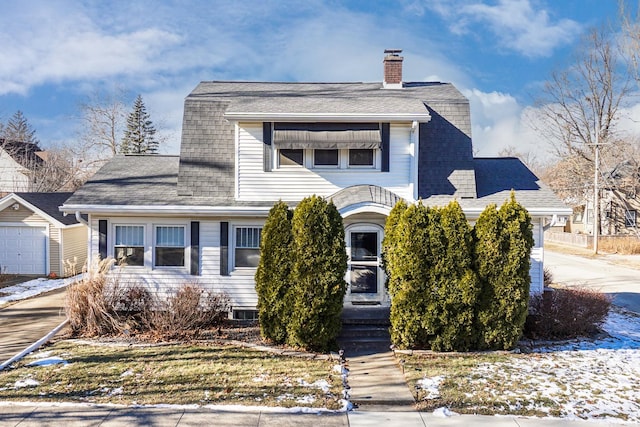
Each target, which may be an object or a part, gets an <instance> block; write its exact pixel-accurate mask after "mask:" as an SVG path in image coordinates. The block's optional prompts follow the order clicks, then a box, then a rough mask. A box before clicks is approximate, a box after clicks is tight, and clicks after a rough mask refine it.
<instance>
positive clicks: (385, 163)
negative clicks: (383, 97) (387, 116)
mask: <svg viewBox="0 0 640 427" xmlns="http://www.w3.org/2000/svg"><path fill="white" fill-rule="evenodd" d="M389 133H390V131H389V123H383V124H382V135H381V137H382V147H380V148H381V150H380V151H381V153H382V164H381V165H380V170H381V171H382V172H389V139H390V135H389Z"/></svg>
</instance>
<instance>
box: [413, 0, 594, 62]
mask: <svg viewBox="0 0 640 427" xmlns="http://www.w3.org/2000/svg"><path fill="white" fill-rule="evenodd" d="M536 6H537V4H536ZM423 7H426V8H428V9H429V10H431V11H433V12H434V13H437V14H438V15H440V16H441V17H442V18H444V19H445V20H447V21H448V22H449V29H450V31H451V32H452V33H454V34H459V35H463V34H469V33H474V34H476V35H477V36H479V37H483V36H482V34H483V33H485V32H490V33H492V34H493V35H494V36H495V38H496V40H497V42H498V45H499V46H502V47H503V48H506V49H509V50H512V51H515V52H518V53H519V54H521V55H523V56H526V57H545V56H550V55H551V54H552V53H553V50H554V49H555V48H557V47H558V46H563V45H567V44H569V43H571V42H572V41H573V40H574V39H575V36H576V34H578V33H579V32H580V31H581V30H582V26H581V25H580V24H579V23H578V22H576V21H574V20H571V19H559V20H553V18H552V17H551V16H550V14H549V12H548V11H547V9H545V8H543V7H541V6H539V7H535V6H534V5H532V2H531V0H498V1H497V2H495V3H493V4H487V2H484V1H479V0H458V1H450V0H432V1H429V2H425V3H423ZM407 10H409V11H414V12H418V13H420V5H419V3H417V2H413V3H410V4H409V5H408V6H407ZM479 24H481V26H479Z"/></svg>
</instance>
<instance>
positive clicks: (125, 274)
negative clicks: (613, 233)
mask: <svg viewBox="0 0 640 427" xmlns="http://www.w3.org/2000/svg"><path fill="white" fill-rule="evenodd" d="M386 53H387V55H386V57H385V58H384V61H383V64H384V81H383V82H381V83H272V82H225V81H213V82H202V83H200V84H199V85H198V86H197V87H196V88H195V89H194V90H193V92H191V94H189V95H188V96H187V98H186V100H185V104H184V121H183V128H182V141H181V148H180V155H179V156H158V155H155V156H131V155H129V156H123V155H119V156H116V157H115V158H114V159H113V160H112V161H110V162H109V163H108V164H106V165H105V166H104V167H103V168H102V169H101V170H100V171H99V172H98V173H97V174H96V175H95V176H94V177H93V178H92V179H90V180H89V181H88V182H87V183H86V184H85V185H84V186H83V187H82V188H80V189H79V190H78V191H77V192H76V193H75V194H74V195H73V196H72V197H71V198H69V200H67V201H66V202H65V204H64V206H63V207H62V210H63V211H64V212H67V213H70V214H75V213H80V214H88V216H89V224H90V228H91V235H90V242H89V247H90V257H92V258H95V257H97V256H101V257H115V258H116V259H118V260H120V261H123V262H125V263H126V266H125V267H123V268H122V270H121V271H120V273H119V274H120V277H121V279H122V280H133V281H138V282H140V283H145V284H146V285H147V286H149V287H150V288H152V289H154V290H155V291H157V292H165V291H168V290H170V289H172V288H175V287H176V286H179V285H180V284H183V283H188V282H193V281H197V282H199V283H201V284H202V285H204V286H206V287H209V288H210V289H214V290H217V291H224V292H226V293H227V294H229V296H230V297H231V301H232V305H233V317H234V318H247V317H252V316H253V315H254V314H255V308H256V303H257V296H256V292H255V289H254V278H253V277H254V273H255V267H256V265H257V262H258V259H259V242H260V231H261V228H262V226H263V224H264V221H265V218H266V216H267V213H268V211H269V209H270V208H271V207H272V206H273V204H274V203H275V202H276V201H278V200H283V201H285V202H287V203H288V204H289V205H290V206H295V204H296V203H297V202H299V201H300V200H301V199H303V198H304V197H306V196H309V195H312V194H316V195H321V196H324V197H326V198H329V199H331V200H333V202H334V204H335V205H336V206H337V208H338V210H339V212H340V213H341V215H342V216H343V219H344V224H345V232H346V246H347V248H348V253H349V270H348V273H347V277H346V281H347V282H348V283H349V289H348V292H347V295H346V298H345V304H383V305H387V304H389V297H388V295H387V293H386V290H385V288H384V273H383V271H382V269H381V265H380V244H381V241H382V238H383V232H384V224H385V220H386V217H387V215H388V214H389V212H390V210H391V208H392V207H393V206H394V204H395V203H396V202H397V201H398V200H400V199H405V200H407V201H408V202H411V203H413V202H416V201H417V200H420V199H421V200H423V202H424V203H426V204H428V205H444V204H447V203H449V202H450V201H451V200H454V199H455V200H458V201H459V202H460V204H461V206H462V207H463V209H464V211H465V213H466V214H467V217H468V218H470V219H471V220H473V219H474V218H477V217H478V215H479V214H480V213H481V211H482V210H483V209H484V208H485V206H486V205H487V204H489V203H496V204H498V205H500V204H502V203H503V202H504V201H505V200H507V199H508V197H509V194H510V191H511V189H514V190H516V197H517V199H518V200H519V201H520V202H521V203H522V204H523V205H524V206H525V207H526V208H527V209H528V210H529V212H530V213H531V215H532V216H533V220H534V224H535V228H534V233H535V239H536V246H535V248H534V249H533V251H532V254H531V256H532V260H533V266H532V268H531V275H532V279H533V283H532V289H533V291H535V292H540V291H541V290H542V261H543V241H542V228H543V227H542V224H543V220H544V218H550V217H552V216H554V215H568V214H570V212H571V210H570V209H568V208H566V207H565V205H564V204H563V203H562V202H560V201H559V200H558V199H557V198H556V197H555V195H554V194H553V193H552V192H551V191H550V190H549V189H548V188H546V187H545V186H544V185H543V184H542V183H541V182H540V181H539V180H538V178H537V177H536V176H535V175H534V174H533V173H531V172H530V171H529V169H527V168H526V166H524V164H523V163H522V162H520V161H519V160H518V159H515V158H504V159H498V158H486V159H480V158H474V157H473V153H472V141H471V120H470V111H469V101H468V100H467V99H466V98H465V97H464V96H463V95H462V94H461V93H460V92H459V91H458V90H457V89H456V88H455V87H454V86H453V85H451V84H449V83H439V82H413V83H408V82H403V81H402V62H403V58H402V57H401V56H400V55H399V53H400V52H399V51H387V52H386Z"/></svg>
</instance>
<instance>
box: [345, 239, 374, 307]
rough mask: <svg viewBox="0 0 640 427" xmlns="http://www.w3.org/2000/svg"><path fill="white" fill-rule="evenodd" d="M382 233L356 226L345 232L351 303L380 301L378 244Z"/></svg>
mask: <svg viewBox="0 0 640 427" xmlns="http://www.w3.org/2000/svg"><path fill="white" fill-rule="evenodd" d="M381 236H382V231H381V230H378V229H377V227H370V226H356V227H349V230H348V231H347V244H348V251H349V271H348V278H347V280H348V283H349V295H348V299H350V300H351V301H352V302H372V303H375V302H379V301H380V300H381V292H382V289H381V279H382V271H381V269H380V243H381V240H382V239H381Z"/></svg>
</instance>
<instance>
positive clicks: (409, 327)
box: [386, 202, 433, 348]
mask: <svg viewBox="0 0 640 427" xmlns="http://www.w3.org/2000/svg"><path fill="white" fill-rule="evenodd" d="M399 210H402V212H401V215H400V218H399V220H398V221H397V223H396V225H395V226H394V227H393V229H390V230H389V231H391V233H390V235H389V236H388V244H387V247H386V249H387V251H388V252H387V255H386V256H387V259H388V262H389V269H388V270H389V274H390V279H389V283H390V288H391V289H392V299H391V316H390V321H391V328H390V333H391V342H392V343H393V344H394V345H397V346H399V347H404V348H410V347H420V346H424V345H426V344H427V343H428V341H429V337H428V334H429V333H428V331H427V328H428V325H425V322H424V314H425V313H426V312H427V306H428V304H429V301H432V294H431V292H430V289H429V272H430V270H431V268H432V265H431V261H432V259H431V257H430V253H429V239H430V222H431V221H433V215H432V212H431V211H430V210H429V209H428V208H426V207H425V206H424V205H423V204H422V203H421V202H420V203H418V204H415V205H410V206H408V207H407V208H406V209H404V208H402V207H401V208H399ZM391 239H393V240H395V243H394V244H391Z"/></svg>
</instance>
